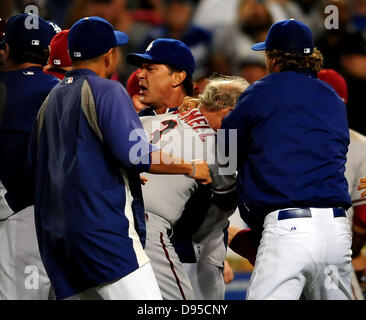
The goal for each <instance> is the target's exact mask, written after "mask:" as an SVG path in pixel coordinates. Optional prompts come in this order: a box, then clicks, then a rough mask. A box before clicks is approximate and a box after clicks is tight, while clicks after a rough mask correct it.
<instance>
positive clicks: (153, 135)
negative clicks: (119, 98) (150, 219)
mask: <svg viewBox="0 0 366 320" xmlns="http://www.w3.org/2000/svg"><path fill="white" fill-rule="evenodd" d="M140 119H141V122H142V124H143V126H144V129H145V130H146V131H147V135H148V137H149V138H150V142H151V143H152V144H155V145H157V146H158V147H160V148H161V149H162V151H164V152H165V153H167V154H170V155H172V156H175V157H179V158H182V159H184V160H186V161H188V162H189V161H190V160H192V159H203V160H205V161H206V162H207V163H209V164H210V163H211V164H213V163H214V162H215V132H214V131H213V130H212V129H211V128H210V127H209V125H208V123H207V120H206V119H205V117H203V115H202V114H201V113H200V112H199V110H197V109H193V110H190V111H188V112H186V113H184V114H182V115H179V114H162V115H158V116H147V117H141V118H140ZM144 175H146V177H147V178H148V179H149V181H148V182H147V183H146V185H144V186H143V187H142V191H143V197H144V204H145V210H146V211H147V212H150V213H153V214H156V215H158V216H160V217H162V218H164V219H165V220H167V221H169V223H170V224H171V225H174V224H175V222H176V221H177V220H178V219H179V218H180V216H181V214H182V212H183V210H184V207H185V204H186V202H187V201H188V199H189V198H190V196H191V195H192V194H193V192H194V191H195V190H196V188H197V184H196V182H195V181H194V180H193V179H191V178H188V177H185V176H182V175H156V174H154V175H151V174H144Z"/></svg>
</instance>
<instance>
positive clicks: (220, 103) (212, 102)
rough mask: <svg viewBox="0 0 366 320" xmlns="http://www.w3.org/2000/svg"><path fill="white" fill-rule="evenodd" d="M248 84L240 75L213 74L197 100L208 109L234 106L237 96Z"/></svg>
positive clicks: (214, 109)
mask: <svg viewBox="0 0 366 320" xmlns="http://www.w3.org/2000/svg"><path fill="white" fill-rule="evenodd" d="M248 86H249V83H248V82H247V81H246V80H245V79H244V78H241V77H237V76H225V75H213V76H211V77H210V78H209V82H208V84H207V85H206V88H205V90H204V91H203V93H202V94H201V95H200V96H199V100H200V103H201V104H202V105H204V107H205V108H206V109H207V110H208V111H219V110H221V109H224V108H227V107H232V108H234V107H235V104H236V101H237V100H238V98H239V96H240V95H241V94H242V93H243V91H244V90H245V89H246V88H248Z"/></svg>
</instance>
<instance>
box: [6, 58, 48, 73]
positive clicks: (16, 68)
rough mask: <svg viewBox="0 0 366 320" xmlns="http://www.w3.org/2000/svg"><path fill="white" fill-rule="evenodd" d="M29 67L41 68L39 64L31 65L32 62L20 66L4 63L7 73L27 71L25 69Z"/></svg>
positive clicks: (8, 62)
mask: <svg viewBox="0 0 366 320" xmlns="http://www.w3.org/2000/svg"><path fill="white" fill-rule="evenodd" d="M31 67H39V68H42V65H41V64H38V63H32V62H24V63H21V64H15V63H14V62H12V61H9V60H8V61H7V63H6V70H7V71H15V70H21V69H27V68H31Z"/></svg>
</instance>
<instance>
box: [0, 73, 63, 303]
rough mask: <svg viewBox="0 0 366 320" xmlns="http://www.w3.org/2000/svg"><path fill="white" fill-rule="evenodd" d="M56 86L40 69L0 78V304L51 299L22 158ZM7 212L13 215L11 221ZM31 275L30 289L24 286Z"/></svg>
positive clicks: (30, 190)
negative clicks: (1, 201) (0, 202)
mask: <svg viewBox="0 0 366 320" xmlns="http://www.w3.org/2000/svg"><path fill="white" fill-rule="evenodd" d="M57 83H58V80H57V79H56V78H54V77H53V76H51V75H46V74H44V73H43V71H42V68H40V67H31V68H27V69H21V70H17V71H9V72H3V73H0V91H1V96H2V97H6V98H5V99H4V100H2V101H3V103H4V104H3V105H1V106H0V110H1V111H0V113H2V114H1V116H0V119H1V124H0V149H1V153H0V180H1V181H2V184H3V185H4V188H5V189H6V193H5V189H3V191H4V192H3V193H4V200H5V201H6V204H7V207H6V206H4V207H3V206H2V208H1V211H2V213H1V217H2V219H3V220H2V221H1V222H0V243H1V247H2V249H1V250H0V299H47V298H48V295H49V288H50V282H49V280H48V278H47V275H46V272H45V270H44V267H43V265H42V261H41V259H40V256H39V252H38V246H37V240H36V235H35V227H34V213H33V190H34V188H33V186H32V185H30V184H29V180H28V178H29V177H28V175H27V173H26V154H27V145H28V139H29V136H30V132H31V129H32V125H33V122H34V120H35V118H36V115H37V111H38V110H39V108H40V107H41V104H42V102H43V100H44V99H45V97H46V96H47V94H48V93H49V91H50V90H51V89H52V87H54V86H55V85H56V84H57ZM9 208H10V209H11V211H12V213H16V214H14V215H12V216H10V214H9ZM29 268H33V269H29ZM28 270H32V272H28ZM33 271H34V272H33ZM33 274H34V277H35V278H34V279H35V283H34V285H30V286H26V281H27V279H28V277H29V276H32V275H33Z"/></svg>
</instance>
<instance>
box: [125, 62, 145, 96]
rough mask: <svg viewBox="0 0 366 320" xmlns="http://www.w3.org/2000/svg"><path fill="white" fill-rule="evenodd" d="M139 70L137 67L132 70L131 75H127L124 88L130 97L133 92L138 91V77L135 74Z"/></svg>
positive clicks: (136, 92) (137, 92)
mask: <svg viewBox="0 0 366 320" xmlns="http://www.w3.org/2000/svg"><path fill="white" fill-rule="evenodd" d="M140 71H141V69H137V70H135V71H134V72H132V73H131V75H130V76H129V77H128V80H127V85H126V90H127V92H128V94H129V95H130V97H131V98H132V97H133V96H134V95H135V94H139V93H140V85H139V78H138V77H137V74H138V73H139V72H140Z"/></svg>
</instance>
